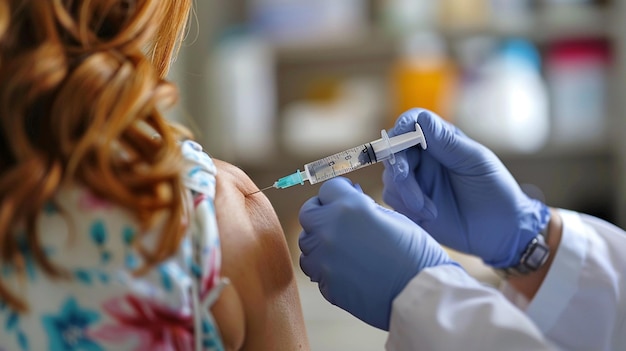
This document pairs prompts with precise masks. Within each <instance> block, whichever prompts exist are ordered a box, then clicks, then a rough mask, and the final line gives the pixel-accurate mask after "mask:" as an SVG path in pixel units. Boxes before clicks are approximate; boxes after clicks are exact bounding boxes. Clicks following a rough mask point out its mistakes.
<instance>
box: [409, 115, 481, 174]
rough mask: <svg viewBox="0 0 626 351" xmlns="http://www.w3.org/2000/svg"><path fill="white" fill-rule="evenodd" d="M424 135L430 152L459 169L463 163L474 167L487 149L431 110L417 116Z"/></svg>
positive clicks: (443, 162)
mask: <svg viewBox="0 0 626 351" xmlns="http://www.w3.org/2000/svg"><path fill="white" fill-rule="evenodd" d="M417 122H418V123H419V125H420V127H421V128H422V131H423V132H424V137H425V138H426V140H427V141H428V153H429V155H432V157H433V158H435V159H436V160H437V161H438V162H440V163H441V164H442V165H444V166H445V167H447V168H451V169H458V168H459V167H462V166H463V165H466V166H469V167H473V166H474V165H475V164H476V162H480V161H481V160H482V159H484V152H485V151H486V150H487V149H486V148H485V147H483V146H482V145H481V144H479V143H477V142H476V141H474V140H472V139H470V138H468V137H467V136H465V135H464V134H463V133H462V132H461V131H460V130H459V129H458V128H456V127H455V126H453V125H452V124H450V123H448V122H447V121H445V120H443V119H442V118H441V117H439V116H437V115H436V114H434V113H432V112H429V111H422V112H421V113H420V114H419V115H418V118H417Z"/></svg>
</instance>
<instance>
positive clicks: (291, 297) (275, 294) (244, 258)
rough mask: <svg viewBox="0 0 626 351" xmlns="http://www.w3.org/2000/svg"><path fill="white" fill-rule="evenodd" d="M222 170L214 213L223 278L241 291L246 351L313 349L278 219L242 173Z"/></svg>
mask: <svg viewBox="0 0 626 351" xmlns="http://www.w3.org/2000/svg"><path fill="white" fill-rule="evenodd" d="M214 161H215V164H216V166H217V168H218V173H217V189H216V197H215V210H216V215H217V223H218V227H219V233H220V241H221V246H222V275H223V276H225V277H228V278H229V279H230V280H231V281H232V284H233V286H234V288H235V290H236V291H237V294H238V296H239V299H240V301H241V304H242V306H243V311H244V319H245V340H244V347H243V348H244V349H263V350H290V351H291V350H296V349H308V342H307V337H306V332H305V327H304V319H303V316H302V308H301V305H300V299H299V295H298V290H297V286H296V281H295V275H294V271H293V267H292V263H291V258H290V255H289V249H288V247H287V242H286V240H285V236H284V233H283V231H282V227H281V225H280V222H279V221H278V217H277V216H276V213H275V212H274V209H273V207H272V205H271V204H270V202H269V200H268V199H267V198H266V197H265V196H264V195H263V194H262V193H258V194H255V195H253V196H248V197H246V196H245V195H246V194H248V193H251V192H253V191H255V190H257V187H256V186H255V185H254V183H253V182H252V181H251V180H250V178H249V177H248V176H247V175H246V174H245V173H244V172H243V171H241V170H240V169H239V168H237V167H234V166H232V165H230V164H228V163H225V162H223V161H219V160H214Z"/></svg>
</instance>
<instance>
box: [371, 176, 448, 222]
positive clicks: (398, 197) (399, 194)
mask: <svg viewBox="0 0 626 351" xmlns="http://www.w3.org/2000/svg"><path fill="white" fill-rule="evenodd" d="M389 177H390V175H389V174H388V173H387V174H385V172H383V182H384V183H385V184H388V183H389V182H390V180H389V179H388V178H389ZM382 197H383V201H385V203H387V204H388V205H389V206H391V207H392V208H394V209H396V210H398V211H400V212H402V213H404V214H406V215H411V217H414V216H417V217H419V219H421V220H431V219H435V218H436V217H437V206H436V205H435V203H434V202H433V201H432V200H431V199H430V198H428V197H427V196H425V195H424V192H423V191H422V189H421V188H420V186H419V184H418V183H417V181H416V180H415V178H414V177H409V178H407V179H404V180H402V181H394V184H393V185H392V186H385V187H384V188H383V195H382Z"/></svg>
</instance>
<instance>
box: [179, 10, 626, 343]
mask: <svg viewBox="0 0 626 351" xmlns="http://www.w3.org/2000/svg"><path fill="white" fill-rule="evenodd" d="M195 16H196V18H195V19H194V20H193V22H192V27H191V28H190V31H189V34H188V38H187V40H186V42H185V44H184V47H183V48H182V52H181V54H180V56H179V58H178V62H177V64H176V65H175V69H174V71H173V72H172V76H171V79H172V80H174V81H175V82H176V83H177V84H178V86H179V88H180V90H181V95H182V96H181V97H182V98H181V103H180V105H179V106H178V108H177V109H175V110H174V111H172V118H173V119H176V120H178V121H180V122H182V123H183V124H185V125H187V126H189V127H190V128H191V129H192V130H193V131H194V133H195V134H196V136H197V138H198V139H199V140H200V141H201V142H202V144H203V145H204V146H205V148H206V150H208V152H209V153H210V154H211V155H212V156H214V157H216V158H220V159H223V160H226V161H229V162H231V163H233V164H235V165H237V166H239V167H240V168H242V169H243V170H244V171H246V172H247V173H248V175H249V176H250V177H251V178H252V179H253V180H254V181H255V183H256V184H257V185H258V186H259V187H265V186H268V185H271V184H272V183H273V182H274V181H275V180H276V179H278V178H279V177H282V176H284V175H287V174H290V173H293V172H294V171H295V170H296V169H298V168H300V169H302V166H303V165H304V164H305V163H308V162H311V161H314V160H317V159H319V158H322V157H325V156H328V155H330V154H333V153H335V152H337V151H341V150H343V149H346V148H350V147H353V146H356V145H359V144H362V143H365V142H368V141H371V140H375V139H378V138H379V137H380V130H381V129H383V128H384V129H387V128H390V127H391V126H392V125H393V122H394V121H395V119H396V118H397V117H398V115H399V114H400V113H402V112H403V111H405V110H407V109H409V108H411V107H424V108H428V109H431V110H433V111H435V112H437V113H438V114H440V115H441V116H442V117H443V118H445V119H447V120H449V121H450V122H452V123H455V124H456V125H458V126H459V127H460V128H461V129H462V130H463V131H464V132H466V134H468V135H470V136H471V137H473V138H475V139H477V140H478V141H480V142H482V143H484V144H485V145H487V146H489V147H490V148H491V149H492V150H494V151H495V152H496V154H498V156H500V157H501V159H502V160H503V162H504V163H505V164H506V165H507V166H508V167H509V169H510V170H511V172H512V173H513V175H514V176H515V177H516V179H517V180H518V181H519V182H520V184H522V186H523V187H524V189H525V190H526V191H527V192H528V193H529V194H531V195H532V196H534V197H538V198H540V199H542V200H544V201H545V202H547V203H548V204H549V205H552V206H556V207H563V208H568V209H574V210H578V211H583V212H587V213H591V214H594V215H596V216H599V217H601V218H604V219H607V220H609V221H612V222H614V223H616V224H617V225H619V226H621V227H625V226H626V216H619V215H618V214H621V213H626V211H624V209H625V207H626V196H624V195H625V192H626V177H625V176H624V175H625V174H626V141H625V140H624V137H623V135H624V133H625V132H626V123H625V121H626V119H625V117H626V113H625V112H626V111H625V109H626V93H625V89H624V88H625V87H626V1H623V0H605V1H600V0H228V1H224V0H198V1H196V13H195ZM381 173H382V165H378V164H377V165H373V166H370V167H368V168H365V169H362V170H359V171H356V172H353V173H351V174H349V175H348V177H349V178H351V179H352V180H353V181H354V182H358V183H360V184H361V186H362V188H363V189H364V190H365V191H366V192H367V193H368V194H370V195H371V196H372V197H374V198H376V199H377V200H379V201H380V193H381V190H382V181H381ZM318 188H319V185H317V184H316V185H308V184H307V185H305V186H296V187H292V188H289V189H284V190H276V189H270V190H268V191H266V195H267V196H268V198H269V199H270V200H271V202H272V204H273V205H274V207H275V209H276V212H277V214H278V216H279V218H280V220H281V223H282V225H283V228H284V230H285V235H286V237H287V241H288V242H289V244H290V246H291V249H292V253H293V263H294V267H295V270H296V273H297V274H298V279H299V287H300V293H301V298H302V303H303V308H304V312H305V318H306V322H307V327H308V331H309V335H310V339H311V346H312V348H313V350H381V349H383V345H384V341H385V337H386V334H385V333H384V332H381V331H378V330H375V329H373V328H370V327H368V326H367V325H365V324H363V323H361V322H359V321H357V320H355V319H354V318H352V317H351V316H350V315H348V314H347V313H345V312H343V311H341V310H339V309H338V308H336V307H334V306H332V305H330V304H328V303H326V301H325V300H323V298H322V297H321V294H320V293H319V291H318V290H317V286H316V285H315V284H313V283H311V282H309V281H308V279H307V278H306V277H304V276H303V275H302V273H301V271H300V268H299V267H298V249H297V237H298V234H299V232H300V226H299V224H298V220H297V213H298V210H299V208H300V206H301V205H302V203H303V202H304V201H305V200H306V199H308V198H309V197H311V196H313V195H315V194H316V193H317V190H318ZM452 254H453V255H455V257H457V258H458V259H459V260H461V261H462V263H463V265H464V266H465V267H466V268H467V269H468V270H470V271H471V272H472V273H473V274H475V275H476V277H477V278H479V279H481V280H484V281H485V282H487V283H495V282H496V278H495V276H494V275H493V273H491V272H490V271H489V270H488V269H486V268H485V267H483V266H482V264H481V263H480V262H478V261H476V260H474V259H472V258H469V257H464V256H462V255H458V254H456V253H452Z"/></svg>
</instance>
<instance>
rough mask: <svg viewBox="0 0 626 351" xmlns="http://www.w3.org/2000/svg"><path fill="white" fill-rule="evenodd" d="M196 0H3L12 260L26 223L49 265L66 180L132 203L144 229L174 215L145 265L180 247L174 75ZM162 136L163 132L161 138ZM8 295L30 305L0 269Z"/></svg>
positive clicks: (2, 227) (3, 226)
mask: <svg viewBox="0 0 626 351" xmlns="http://www.w3.org/2000/svg"><path fill="white" fill-rule="evenodd" d="M190 10H191V0H44V1H42V0H0V262H1V264H11V265H14V266H15V267H17V268H19V267H21V266H23V261H24V258H23V257H22V255H21V254H20V251H19V250H18V240H19V238H17V235H16V234H15V231H16V230H15V229H16V227H17V226H21V227H23V228H24V229H25V235H26V239H27V243H28V246H29V250H30V252H31V253H32V255H33V256H34V258H35V261H36V263H37V265H38V266H40V267H41V269H42V270H43V271H44V272H46V273H47V274H49V275H52V276H56V277H62V276H65V274H64V272H63V269H62V268H60V267H56V266H54V265H53V264H52V263H51V262H50V261H49V260H48V259H47V258H46V255H45V254H44V252H43V249H42V247H41V245H40V240H39V236H40V235H44V234H45V233H38V232H37V230H36V228H37V221H38V216H39V214H40V212H41V210H42V208H43V207H44V205H45V204H46V203H48V202H49V201H51V200H52V199H53V197H54V195H55V193H56V191H57V190H58V189H59V188H60V186H61V185H62V184H64V183H68V182H69V183H74V184H81V185H83V186H86V187H88V188H89V189H90V190H91V191H92V192H93V193H95V194H96V195H98V196H100V197H102V198H105V199H108V200H110V201H112V202H114V203H116V204H119V205H120V206H123V207H125V208H126V209H128V210H129V211H130V212H131V213H132V214H134V216H135V217H136V218H137V220H138V222H139V223H140V225H141V226H142V228H144V229H147V228H150V227H151V225H153V224H154V221H155V220H156V219H157V216H158V217H159V218H160V217H162V216H163V214H166V221H165V225H164V227H163V232H162V234H163V235H161V236H160V237H159V242H158V245H157V246H156V249H155V250H152V251H150V252H148V251H147V250H145V249H142V248H140V247H139V248H138V249H139V252H140V253H141V255H142V256H143V258H144V261H145V263H146V264H145V266H144V267H143V268H142V271H145V270H146V269H147V268H149V267H151V266H152V265H154V264H156V263H158V262H160V261H162V260H163V259H165V258H167V257H169V256H170V255H171V254H172V253H173V252H174V251H175V250H176V248H177V246H178V244H179V242H180V240H181V238H182V236H183V235H184V231H185V229H186V228H185V221H184V216H185V215H186V211H185V206H184V202H183V199H182V196H183V192H182V184H181V180H180V172H181V168H182V156H181V154H180V151H179V147H178V145H177V139H178V137H179V136H180V135H179V133H178V132H177V129H175V128H172V126H171V125H170V124H169V123H168V122H167V120H166V119H165V118H164V117H163V115H162V111H163V109H165V108H168V107H170V106H172V105H173V104H174V103H175V102H176V100H177V90H176V89H175V87H174V86H173V85H172V84H171V83H169V82H167V81H166V80H165V76H166V74H167V72H168V70H169V67H170V63H171V62H172V59H173V57H174V56H175V54H176V52H177V50H178V48H179V45H180V42H181V41H182V38H183V36H184V32H185V26H186V24H187V21H188V19H189V13H190ZM155 136H157V137H155ZM0 300H3V301H5V302H6V303H8V304H9V305H10V306H11V307H12V308H14V309H15V310H17V311H22V312H23V311H26V310H27V308H28V306H27V304H26V303H25V302H24V301H22V300H21V299H20V298H19V297H18V296H16V294H14V293H12V292H11V291H10V290H9V289H8V287H7V286H5V285H4V284H3V282H2V280H0Z"/></svg>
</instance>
